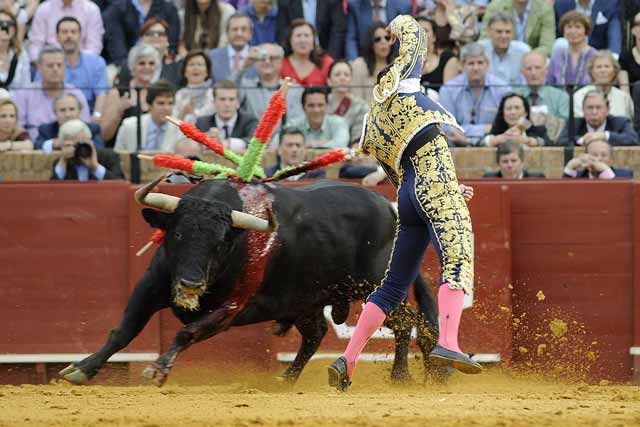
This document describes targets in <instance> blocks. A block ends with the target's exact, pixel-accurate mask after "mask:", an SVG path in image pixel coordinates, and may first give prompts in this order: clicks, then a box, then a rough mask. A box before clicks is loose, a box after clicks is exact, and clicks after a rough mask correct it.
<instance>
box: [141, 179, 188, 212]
mask: <svg viewBox="0 0 640 427" xmlns="http://www.w3.org/2000/svg"><path fill="white" fill-rule="evenodd" d="M165 176H166V175H164V174H162V175H161V176H159V177H158V178H156V179H154V180H153V181H151V182H150V183H148V184H147V185H145V186H144V187H140V188H139V189H138V191H136V194H135V198H136V202H138V203H140V204H141V205H143V206H149V207H152V208H156V209H160V210H163V211H165V212H173V211H175V210H176V208H177V207H178V203H180V197H176V196H170V195H168V194H160V193H151V194H149V193H150V191H151V190H153V188H154V187H155V186H156V185H158V183H159V182H160V181H162V180H163V179H164V178H165Z"/></svg>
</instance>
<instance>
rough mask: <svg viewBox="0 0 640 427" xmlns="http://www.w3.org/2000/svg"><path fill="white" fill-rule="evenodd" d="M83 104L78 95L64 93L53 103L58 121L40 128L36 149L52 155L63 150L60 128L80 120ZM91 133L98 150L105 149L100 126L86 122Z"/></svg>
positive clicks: (35, 143) (35, 144)
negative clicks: (59, 135) (59, 134)
mask: <svg viewBox="0 0 640 427" xmlns="http://www.w3.org/2000/svg"><path fill="white" fill-rule="evenodd" d="M80 111H82V103H81V102H80V100H79V99H78V97H77V96H76V95H74V94H73V93H70V92H63V93H62V94H61V95H58V97H57V98H56V99H55V100H54V101H53V112H54V113H55V115H56V121H55V122H51V123H45V124H42V125H40V126H38V138H36V141H35V142H34V147H33V148H34V149H36V150H42V151H44V152H45V153H50V152H51V151H53V150H60V149H62V141H61V140H60V138H58V132H59V131H60V126H62V125H63V124H65V123H66V122H68V121H69V120H73V119H80ZM86 125H87V126H88V127H89V130H90V131H91V141H93V145H94V146H95V147H96V148H104V142H103V141H102V136H101V135H100V126H99V125H98V124H96V123H93V122H86Z"/></svg>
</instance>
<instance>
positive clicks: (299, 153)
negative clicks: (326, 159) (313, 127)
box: [264, 126, 326, 181]
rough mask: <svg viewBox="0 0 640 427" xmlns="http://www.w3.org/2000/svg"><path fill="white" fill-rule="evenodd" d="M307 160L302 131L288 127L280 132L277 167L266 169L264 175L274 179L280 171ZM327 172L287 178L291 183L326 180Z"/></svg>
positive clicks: (315, 172)
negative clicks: (301, 180)
mask: <svg viewBox="0 0 640 427" xmlns="http://www.w3.org/2000/svg"><path fill="white" fill-rule="evenodd" d="M305 160H306V149H305V141H304V133H302V131H301V130H300V129H297V128H294V127H286V126H285V128H284V129H282V131H281V132H280V143H279V144H278V162H277V163H276V165H275V166H273V167H270V168H266V169H265V171H264V173H265V174H266V175H267V176H268V177H272V176H273V175H274V174H275V173H276V172H278V171H279V170H280V169H285V168H287V167H289V166H293V165H297V164H298V163H302V162H304V161H305ZM325 177H326V172H325V171H323V170H322V169H320V170H315V171H310V172H307V173H305V174H300V175H295V176H292V177H289V178H287V179H288V180H290V181H297V180H299V179H316V178H325Z"/></svg>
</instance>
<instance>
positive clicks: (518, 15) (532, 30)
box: [480, 0, 556, 56]
mask: <svg viewBox="0 0 640 427" xmlns="http://www.w3.org/2000/svg"><path fill="white" fill-rule="evenodd" d="M498 12H504V13H506V14H507V15H508V16H513V17H514V18H515V32H514V33H513V38H514V40H519V41H521V42H524V43H526V44H527V45H529V47H530V48H531V49H534V50H538V51H540V52H542V53H543V54H545V55H546V56H549V55H550V54H551V48H552V47H553V42H554V41H555V39H556V33H555V31H556V20H555V16H554V13H553V6H551V5H550V4H549V3H548V2H547V1H544V0H493V1H492V2H491V3H489V6H488V7H487V11H486V12H485V14H484V17H483V22H489V20H490V19H491V17H492V16H493V15H495V14H496V13H498ZM487 30H488V28H487V26H484V27H483V28H482V34H481V35H480V38H486V37H487Z"/></svg>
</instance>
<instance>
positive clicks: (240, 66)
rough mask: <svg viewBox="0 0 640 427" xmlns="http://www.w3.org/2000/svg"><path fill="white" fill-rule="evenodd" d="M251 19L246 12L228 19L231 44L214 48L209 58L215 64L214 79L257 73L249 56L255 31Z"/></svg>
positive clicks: (234, 77) (229, 78) (231, 78)
mask: <svg viewBox="0 0 640 427" xmlns="http://www.w3.org/2000/svg"><path fill="white" fill-rule="evenodd" d="M252 25H253V24H252V23H251V19H249V16H248V15H247V14H246V13H234V14H233V15H231V16H230V17H229V20H228V21H227V29H226V31H227V38H228V39H229V45H228V46H225V47H219V48H217V49H213V50H212V51H211V52H210V53H209V59H210V60H211V63H212V64H214V67H213V81H214V82H217V81H220V80H235V79H236V77H237V75H238V74H239V73H244V74H245V75H246V76H247V77H254V76H255V75H256V70H255V67H254V66H253V65H252V64H251V62H250V61H249V62H247V59H248V58H249V41H250V40H251V34H252V32H253V29H252Z"/></svg>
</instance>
